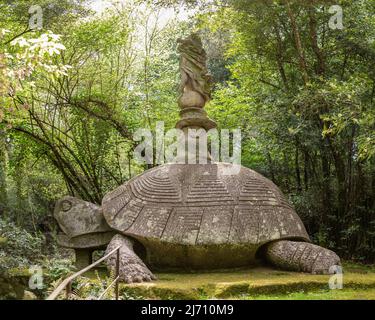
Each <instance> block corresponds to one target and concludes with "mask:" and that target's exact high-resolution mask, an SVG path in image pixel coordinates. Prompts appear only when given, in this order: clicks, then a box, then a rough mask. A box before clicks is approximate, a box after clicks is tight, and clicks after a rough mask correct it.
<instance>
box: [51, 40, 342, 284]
mask: <svg viewBox="0 0 375 320" xmlns="http://www.w3.org/2000/svg"><path fill="white" fill-rule="evenodd" d="M178 51H179V53H180V55H181V60H180V71H181V86H180V97H179V100H178V103H179V106H180V108H181V112H180V115H181V120H180V121H179V122H178V123H177V124H176V128H179V129H183V132H184V134H185V136H186V135H187V134H188V129H189V128H194V129H199V128H204V129H206V130H208V129H210V128H214V127H215V126H216V125H215V123H214V121H212V120H210V119H209V118H208V117H207V113H206V112H205V111H204V110H203V108H204V106H205V104H206V102H207V101H208V100H209V99H210V76H209V74H208V71H207V66H206V53H205V51H204V49H203V47H202V42H201V40H200V39H199V37H198V36H197V35H195V34H193V35H191V36H189V37H188V38H186V39H180V40H179V47H178ZM185 147H186V146H185ZM188 151H189V152H190V154H194V155H196V153H195V152H194V150H193V151H190V150H188ZM207 158H208V160H210V161H208V162H211V161H212V160H211V157H210V156H208V157H207ZM234 168H236V169H237V168H238V169H239V172H238V171H237V170H233V169H234ZM234 172H235V174H234ZM55 217H56V219H57V220H58V221H59V224H60V226H61V227H62V229H63V231H64V232H65V234H66V237H67V238H68V240H66V239H65V240H61V243H62V242H65V243H69V244H70V243H73V242H74V246H75V247H76V248H77V247H78V245H80V246H81V247H82V242H81V241H78V239H80V240H81V239H85V240H86V242H87V243H89V242H90V241H91V240H90V241H89V238H79V237H83V235H87V234H93V235H95V236H96V235H99V234H101V233H103V232H107V233H108V232H109V230H110V228H112V229H113V230H114V231H116V232H118V233H120V234H122V235H124V236H125V237H124V236H121V235H116V236H115V237H114V238H113V239H112V241H111V242H110V244H109V246H108V248H107V251H109V250H111V249H113V248H115V247H116V246H117V245H120V244H121V245H122V248H121V254H120V255H121V256H120V265H121V278H122V279H123V280H124V281H126V282H134V281H144V280H145V281H148V280H150V279H151V278H152V274H151V272H150V271H149V270H148V269H147V267H146V265H145V264H144V263H143V262H142V260H141V259H140V258H139V257H138V256H137V255H136V254H135V252H134V248H135V247H134V242H133V241H134V239H135V240H137V242H135V243H136V244H138V242H139V243H140V244H141V245H143V247H144V248H145V249H146V253H147V254H146V257H145V261H146V262H147V264H148V265H150V266H152V267H159V268H170V267H180V268H181V267H183V268H188V269H189V268H203V269H208V268H223V267H236V266H244V265H249V264H251V263H254V262H255V260H256V254H257V252H258V249H260V248H264V245H266V244H268V243H270V242H272V241H273V242H272V244H271V245H269V247H268V248H266V250H265V253H266V256H267V257H268V259H269V261H271V262H272V263H274V264H275V265H277V266H280V267H284V268H287V269H291V270H302V271H306V272H317V273H318V272H325V271H326V270H327V266H328V265H330V264H331V263H333V262H337V261H339V259H338V257H337V256H336V255H335V254H334V253H332V252H331V251H329V250H325V249H323V248H320V247H317V246H313V245H311V244H309V243H302V242H293V241H291V240H296V241H305V242H309V241H310V239H309V236H308V235H307V233H306V230H305V228H304V226H303V223H302V221H301V220H300V218H299V217H298V215H297V214H296V213H295V211H294V210H293V208H292V207H291V206H290V205H289V204H288V202H287V200H286V199H285V197H284V196H283V194H282V193H281V191H280V190H279V189H278V188H277V187H276V186H275V185H274V184H273V183H272V182H271V181H270V180H268V179H266V178H265V177H263V176H262V175H260V174H258V173H256V172H255V171H252V170H250V169H247V168H244V167H239V166H236V165H233V164H227V163H210V164H194V165H191V164H166V165H163V166H159V167H157V168H154V169H151V170H148V171H146V172H145V173H143V174H141V175H140V176H138V177H135V178H133V179H131V180H130V181H128V182H127V183H125V184H124V185H122V186H120V187H118V188H117V189H115V190H114V191H112V192H110V193H108V194H107V195H106V196H105V197H104V199H103V201H102V209H100V208H98V207H97V206H95V205H92V204H89V203H87V202H83V201H79V200H75V199H74V198H65V199H62V200H61V201H60V202H58V204H57V206H56V210H55ZM103 217H104V218H103ZM105 221H106V222H107V223H108V225H109V227H108V225H107V224H106V222H105ZM132 239H133V240H132ZM92 242H95V241H93V240H92ZM98 242H99V240H98ZM100 242H101V243H103V242H104V241H102V240H100ZM90 245H91V244H90ZM109 266H110V268H113V266H114V259H113V257H112V258H111V259H110V261H109Z"/></svg>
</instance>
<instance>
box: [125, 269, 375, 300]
mask: <svg viewBox="0 0 375 320" xmlns="http://www.w3.org/2000/svg"><path fill="white" fill-rule="evenodd" d="M156 275H157V277H158V281H155V282H149V283H135V284H122V285H121V287H120V290H121V294H122V296H123V297H124V298H135V299H375V270H371V269H366V268H356V267H347V268H344V275H343V290H330V289H329V279H330V276H329V275H311V274H305V273H296V272H285V271H277V270H274V269H269V268H253V269H242V270H236V271H233V270H231V271H227V272H226V271H220V272H209V273H158V274H156Z"/></svg>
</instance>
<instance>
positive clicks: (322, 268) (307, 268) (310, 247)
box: [266, 241, 340, 274]
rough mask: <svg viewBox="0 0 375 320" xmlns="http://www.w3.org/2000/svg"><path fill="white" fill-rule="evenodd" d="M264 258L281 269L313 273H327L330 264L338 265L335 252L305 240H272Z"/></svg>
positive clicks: (338, 261) (338, 259)
mask: <svg viewBox="0 0 375 320" xmlns="http://www.w3.org/2000/svg"><path fill="white" fill-rule="evenodd" d="M266 258H267V260H268V261H270V262H271V263H272V264H273V265H275V266H277V267H280V268H282V269H286V270H291V271H302V272H307V273H313V274H329V273H330V272H332V269H331V270H330V268H331V267H332V266H337V265H340V258H339V257H338V256H337V255H336V253H334V252H333V251H331V250H328V249H325V248H322V247H319V246H317V245H314V244H311V243H306V242H294V241H276V242H272V243H271V244H269V245H268V248H267V250H266Z"/></svg>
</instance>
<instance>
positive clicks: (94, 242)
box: [57, 230, 116, 249]
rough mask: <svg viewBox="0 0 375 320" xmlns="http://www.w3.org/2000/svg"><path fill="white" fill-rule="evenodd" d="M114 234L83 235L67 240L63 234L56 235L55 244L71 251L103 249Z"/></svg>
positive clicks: (113, 232)
mask: <svg viewBox="0 0 375 320" xmlns="http://www.w3.org/2000/svg"><path fill="white" fill-rule="evenodd" d="M115 234H116V232H115V231H113V230H111V231H109V232H101V233H91V234H84V235H81V236H78V237H73V238H69V237H68V236H67V235H66V234H64V233H59V234H57V243H58V244H59V245H60V246H62V247H65V248H73V249H88V248H91V249H100V248H103V247H105V246H106V245H107V244H108V243H109V242H110V241H111V239H112V238H113V236H114V235H115Z"/></svg>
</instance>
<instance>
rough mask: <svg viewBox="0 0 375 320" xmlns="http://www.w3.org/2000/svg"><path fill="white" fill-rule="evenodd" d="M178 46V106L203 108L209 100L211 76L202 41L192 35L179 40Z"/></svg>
mask: <svg viewBox="0 0 375 320" xmlns="http://www.w3.org/2000/svg"><path fill="white" fill-rule="evenodd" d="M178 44H179V45H178V52H179V53H180V72H181V85H180V97H179V99H178V103H179V106H180V107H181V108H182V109H184V108H191V107H198V108H203V107H204V105H205V104H206V102H207V101H209V100H210V98H211V76H210V75H209V73H208V70H207V66H206V60H207V55H206V52H205V51H204V49H203V46H202V41H201V39H200V38H199V36H198V35H197V34H195V33H193V34H191V35H190V36H189V37H187V38H186V39H179V40H178Z"/></svg>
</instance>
